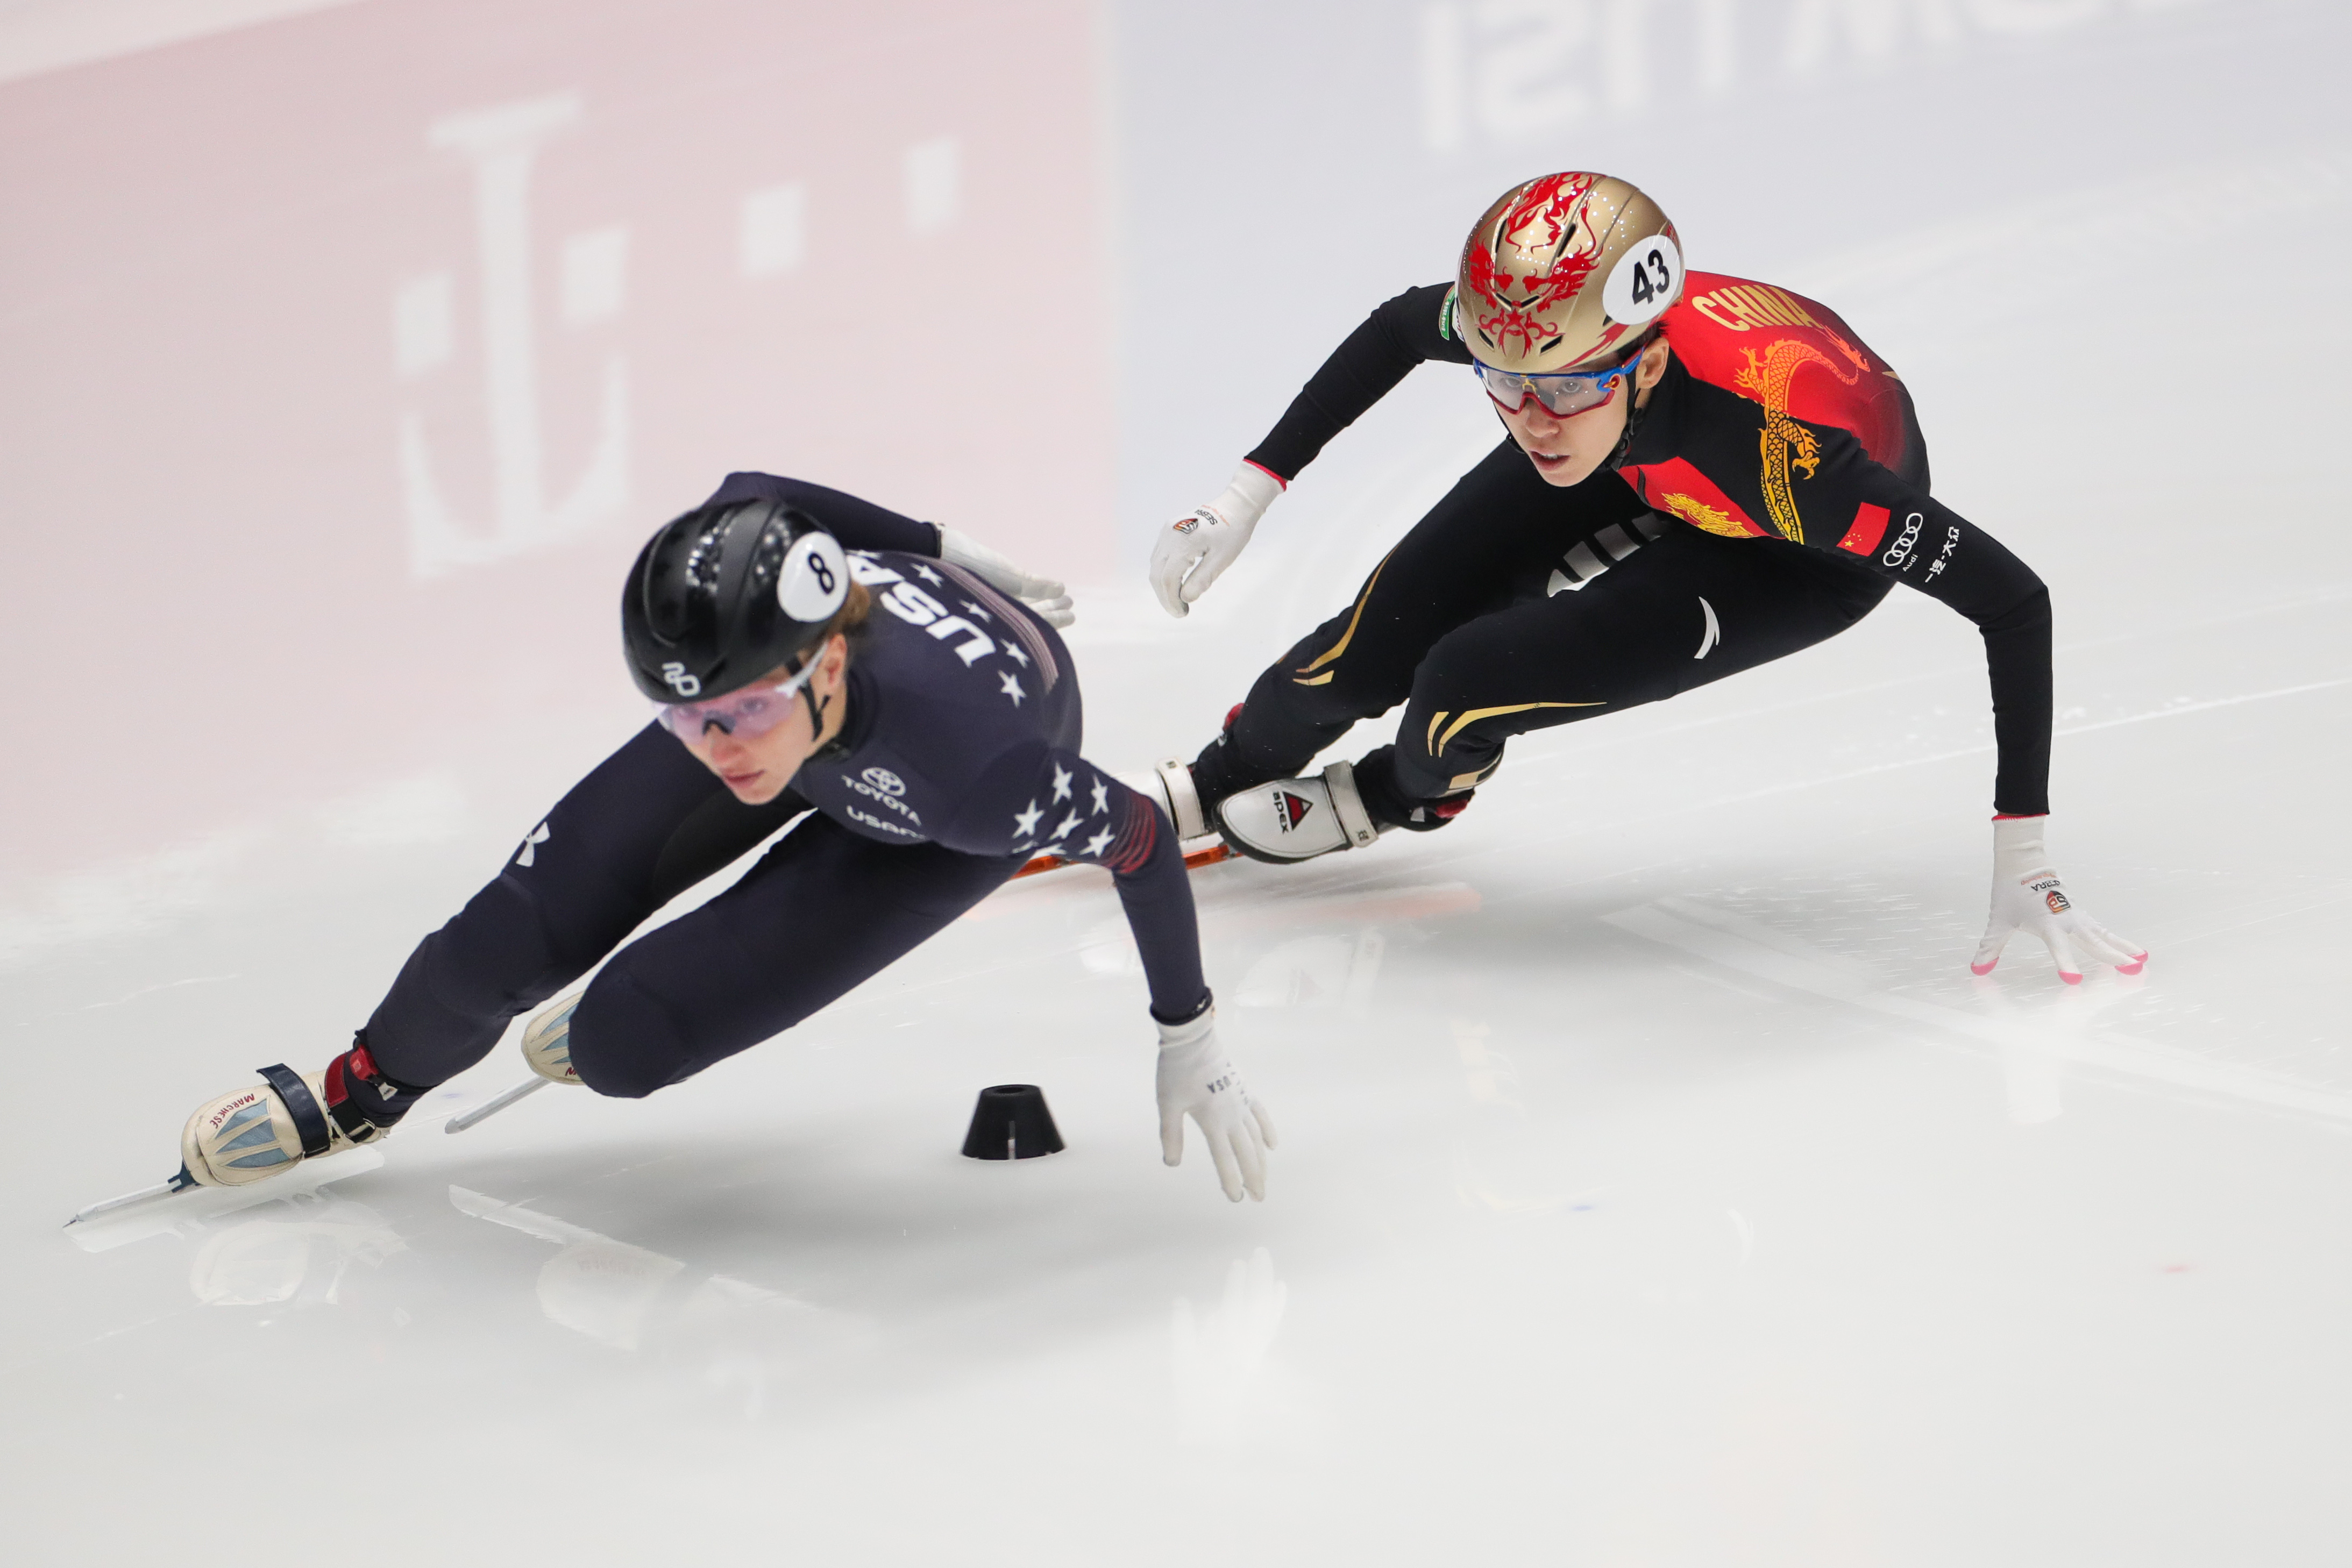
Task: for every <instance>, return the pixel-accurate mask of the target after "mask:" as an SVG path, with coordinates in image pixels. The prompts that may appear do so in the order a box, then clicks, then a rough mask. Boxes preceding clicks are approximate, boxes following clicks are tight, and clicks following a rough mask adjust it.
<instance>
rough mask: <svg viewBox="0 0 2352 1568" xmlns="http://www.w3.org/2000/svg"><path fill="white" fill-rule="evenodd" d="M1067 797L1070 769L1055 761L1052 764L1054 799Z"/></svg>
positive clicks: (1065, 798) (1066, 798) (1068, 793)
mask: <svg viewBox="0 0 2352 1568" xmlns="http://www.w3.org/2000/svg"><path fill="white" fill-rule="evenodd" d="M1069 798H1070V770H1069V769H1068V768H1065V767H1063V766H1062V765H1061V764H1060V763H1058V762H1056V763H1055V764H1054V799H1055V800H1068V799H1069Z"/></svg>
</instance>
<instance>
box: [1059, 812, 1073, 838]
mask: <svg viewBox="0 0 2352 1568" xmlns="http://www.w3.org/2000/svg"><path fill="white" fill-rule="evenodd" d="M1077 825H1078V814H1077V813H1076V811H1072V812H1071V813H1070V814H1069V815H1068V816H1066V817H1065V818H1063V819H1062V820H1061V821H1058V822H1056V823H1055V824H1054V834H1053V836H1054V837H1055V838H1057V839H1058V838H1060V837H1061V836H1062V835H1063V834H1065V833H1066V832H1068V831H1070V830H1071V829H1072V828H1075V827H1076V826H1077Z"/></svg>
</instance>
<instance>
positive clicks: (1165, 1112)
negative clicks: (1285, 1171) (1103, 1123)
mask: <svg viewBox="0 0 2352 1568" xmlns="http://www.w3.org/2000/svg"><path fill="white" fill-rule="evenodd" d="M1154 1021H1157V1020H1154ZM1187 1116H1190V1117H1192V1120H1193V1122H1194V1123H1195V1124H1197V1125H1198V1126H1199V1127H1200V1129H1201V1136H1202V1138H1203V1139H1204V1140H1206V1141H1207V1143H1208V1145H1209V1158H1210V1159H1212V1160H1213V1161H1215V1162H1216V1166H1217V1183H1218V1185H1219V1186H1223V1188H1224V1189H1225V1196H1226V1197H1229V1198H1231V1199H1233V1200H1234V1202H1235V1203H1239V1202H1240V1201H1241V1200H1242V1194H1243V1193H1244V1191H1246V1192H1248V1194H1249V1195H1250V1197H1254V1198H1255V1199H1257V1200H1258V1201H1260V1202H1264V1201H1265V1152H1266V1150H1268V1149H1270V1148H1272V1147H1274V1145H1275V1135H1274V1118H1273V1117H1271V1116H1268V1115H1267V1114H1266V1113H1265V1106H1263V1105H1261V1104H1259V1103H1257V1102H1256V1101H1255V1100H1253V1099H1251V1098H1250V1092H1249V1091H1248V1090H1247V1089H1246V1088H1244V1086H1243V1084H1242V1075H1241V1073H1240V1072H1239V1071H1237V1070H1236V1069H1235V1068H1234V1062H1233V1058H1231V1057H1229V1056H1227V1055H1226V1054H1225V1048H1224V1047H1223V1046H1222V1045H1220V1044H1218V1043H1217V1015H1216V1012H1215V1009H1210V1010H1209V1011H1207V1012H1203V1013H1202V1015H1201V1016H1200V1017H1199V1018H1196V1019H1192V1020H1191V1021H1190V1022H1187V1023H1163V1024H1160V1156H1161V1157H1162V1158H1163V1159H1165V1160H1166V1161H1167V1162H1168V1163H1169V1164H1170V1165H1171V1166H1173V1165H1181V1164H1182V1163H1183V1159H1184V1118H1185V1117H1187Z"/></svg>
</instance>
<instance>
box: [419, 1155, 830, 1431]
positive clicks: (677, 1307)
mask: <svg viewBox="0 0 2352 1568" xmlns="http://www.w3.org/2000/svg"><path fill="white" fill-rule="evenodd" d="M449 1201H450V1203H451V1204H453V1205H454V1206H455V1207H457V1211H458V1212H459V1213H461V1214H468V1215H471V1216H473V1217H474V1218H477V1219H486V1220H488V1221H489V1222H490V1223H491V1224H493V1225H499V1226H504V1227H505V1228H508V1229H509V1230H520V1231H521V1232H522V1233H523V1234H524V1235H526V1236H534V1237H537V1238H538V1239H540V1240H541V1241H550V1242H553V1243H555V1244H556V1245H557V1246H558V1247H559V1248H561V1249H562V1250H561V1251H559V1252H557V1253H556V1255H555V1256H554V1257H552V1258H551V1259H549V1260H547V1262H546V1263H545V1264H543V1265H542V1266H541V1269H540V1270H539V1281H538V1296H539V1308H540V1311H541V1312H542V1313H544V1314H545V1315H546V1317H547V1321H548V1322H551V1323H554V1324H556V1325H557V1326H558V1327H560V1328H565V1329H569V1330H571V1331H572V1333H578V1334H582V1335H584V1336H586V1337H587V1338H589V1339H592V1340H593V1341H595V1342H596V1343H599V1344H602V1345H607V1346H610V1347H611V1348H613V1349H614V1350H625V1351H642V1352H646V1353H648V1354H652V1355H653V1356H655V1357H656V1359H657V1360H659V1361H662V1362H664V1363H668V1364H678V1365H683V1366H688V1367H691V1368H694V1369H696V1371H697V1374H698V1376H699V1378H700V1380H701V1381H702V1382H703V1383H704V1384H706V1385H709V1386H710V1387H712V1388H715V1389H718V1390H720V1391H722V1392H724V1393H727V1394H729V1395H730V1396H731V1397H732V1398H733V1399H735V1400H737V1401H740V1406H741V1408H742V1413H743V1416H744V1418H745V1419H747V1420H750V1419H755V1418H757V1417H758V1416H761V1415H763V1414H764V1413H765V1412H766V1410H767V1407H768V1394H769V1390H770V1388H771V1387H772V1385H775V1384H776V1383H778V1382H780V1381H782V1380H783V1379H785V1378H788V1377H791V1376H793V1375H797V1374H799V1373H802V1372H803V1371H805V1370H807V1369H809V1368H810V1367H812V1366H814V1365H816V1364H820V1363H823V1362H826V1361H830V1360H835V1359H838V1358H840V1357H841V1356H844V1355H845V1354H851V1353H854V1352H856V1351H857V1350H858V1349H860V1348H862V1347H863V1345H864V1344H865V1343H866V1341H867V1340H868V1339H869V1338H870V1337H871V1331H870V1329H869V1328H868V1326H867V1325H866V1324H865V1323H864V1322H860V1321H859V1320H857V1319H855V1318H852V1317H850V1316H848V1315H846V1314H845V1313H841V1312H828V1311H824V1310H823V1309H820V1308H817V1307H814V1306H811V1305H810V1304H809V1303H808V1302H806V1301H799V1300H796V1299H794V1298H793V1297H791V1296H788V1295H785V1294H784V1293H782V1291H771V1290H768V1289H766V1288H765V1287H763V1286H760V1285H754V1284H751V1283H749V1282H747V1281H742V1280H737V1279H731V1278H730V1277H729V1276H727V1275H725V1274H715V1273H714V1274H701V1273H698V1272H696V1271H694V1270H689V1269H688V1266H687V1265H686V1264H685V1263H684V1262H682V1261H681V1260H678V1259H676V1258H671V1257H667V1256H666V1255H664V1254H662V1253H659V1252H655V1251H652V1250H650V1249H646V1248H643V1247H635V1246H631V1245H630V1244H629V1243H627V1242H625V1241H616V1240H614V1239H613V1238H611V1237H609V1236H604V1235H600V1234H598V1233H597V1232H595V1231H593V1230H590V1229H587V1228H585V1227H583V1226H578V1225H574V1224H572V1223H571V1222H570V1221H569V1220H564V1219H559V1218H555V1217H554V1216H553V1215H550V1214H543V1213H541V1212H540V1211H539V1210H537V1209H535V1208H530V1207H526V1206H525V1205H523V1204H520V1203H505V1202H501V1201H500V1200H499V1199H497V1198H494V1197H486V1196H485V1195H483V1194H481V1193H478V1192H474V1191H472V1190H470V1189H468V1188H466V1187H462V1186H453V1187H451V1188H450V1189H449Z"/></svg>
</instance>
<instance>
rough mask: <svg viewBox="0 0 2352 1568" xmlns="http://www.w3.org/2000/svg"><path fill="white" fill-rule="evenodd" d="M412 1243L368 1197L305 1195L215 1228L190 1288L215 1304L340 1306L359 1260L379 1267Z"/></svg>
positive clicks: (190, 1279) (210, 1304)
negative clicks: (346, 1275) (354, 1200)
mask: <svg viewBox="0 0 2352 1568" xmlns="http://www.w3.org/2000/svg"><path fill="white" fill-rule="evenodd" d="M407 1248H408V1244H407V1243H406V1242H405V1241H404V1240H402V1239H401V1238H400V1233H399V1232H398V1231H396V1230H394V1228H392V1226H391V1225H390V1223H389V1222H387V1221H386V1220H385V1219H384V1218H383V1216H382V1215H380V1214H378V1213H377V1212H376V1211H375V1210H374V1209H373V1208H370V1207H367V1206H366V1205H365V1204H360V1203H347V1202H344V1201H342V1200H341V1199H339V1198H328V1197H298V1198H295V1199H291V1200H289V1202H288V1203H287V1204H286V1206H285V1207H284V1208H283V1209H281V1210H279V1211H278V1212H276V1213H269V1214H263V1215H258V1216H257V1217H255V1218H251V1219H247V1220H244V1221H242V1222H241V1223H239V1224H236V1225H232V1226H229V1227H226V1228H224V1229H221V1230H218V1231H215V1233H214V1234H213V1235H212V1236H211V1237H209V1238H208V1239H206V1240H205V1244H204V1246H203V1247H202V1248H200V1249H198V1250H197V1252H196V1257H195V1261H194V1262H193V1263H191V1264H190V1265H189V1267H188V1289H190V1290H191V1291H194V1292H195V1297H196V1300H197V1301H202V1302H203V1303H204V1304H205V1305H206V1306H208V1307H257V1306H262V1305H266V1304H267V1303H268V1302H271V1301H291V1302H293V1303H294V1304H295V1305H296V1306H298V1307H310V1306H316V1305H319V1304H320V1303H321V1302H324V1303H325V1304H327V1305H329V1306H333V1305H335V1304H336V1295H335V1292H336V1291H337V1288H338V1287H340V1286H341V1284H342V1281H343V1275H344V1273H345V1272H346V1271H347V1270H350V1268H351V1266H352V1264H354V1263H363V1264H365V1265H367V1266H368V1267H369V1268H371V1269H373V1268H375V1267H376V1266H378V1265H379V1264H381V1263H382V1262H383V1260H385V1259H387V1258H389V1257H391V1256H392V1255H393V1254H394V1253H395V1252H404V1251H406V1250H407Z"/></svg>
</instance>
